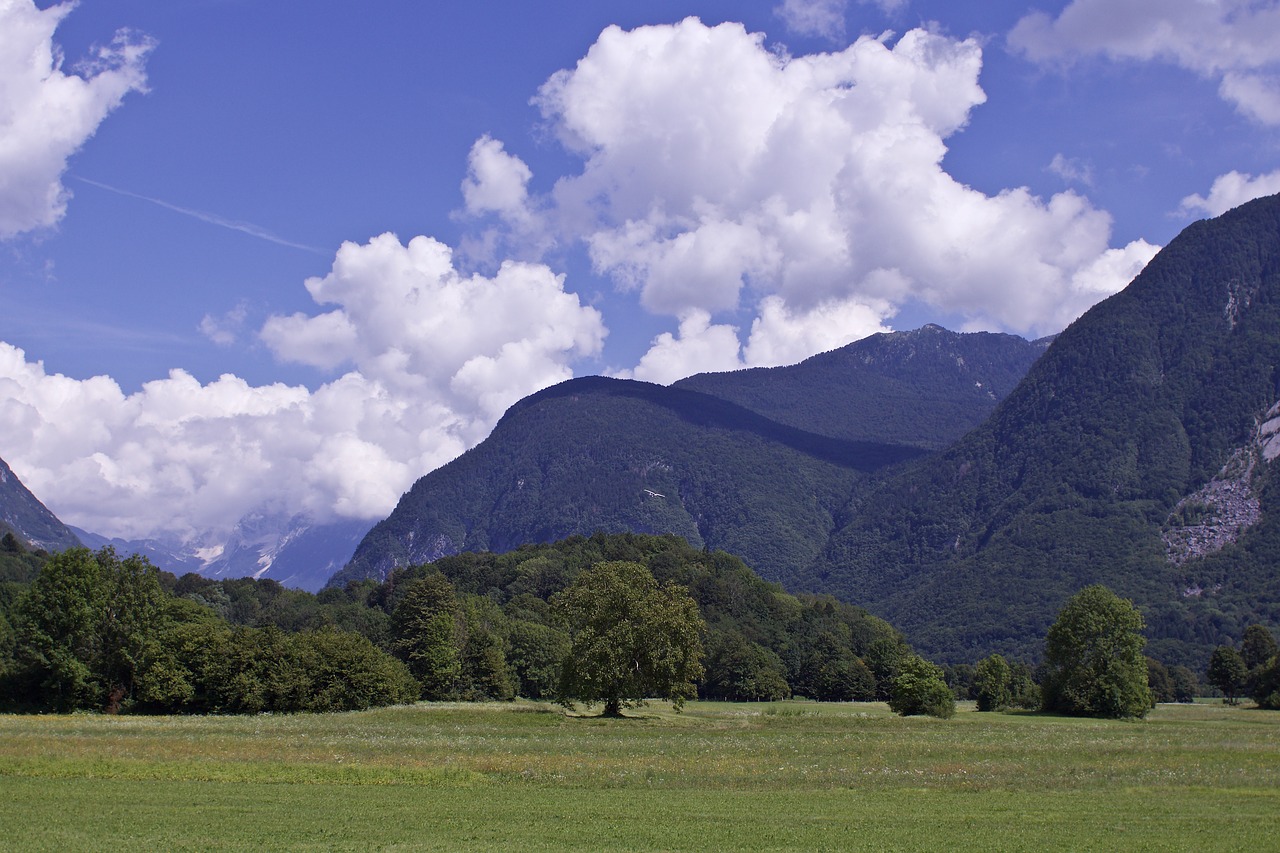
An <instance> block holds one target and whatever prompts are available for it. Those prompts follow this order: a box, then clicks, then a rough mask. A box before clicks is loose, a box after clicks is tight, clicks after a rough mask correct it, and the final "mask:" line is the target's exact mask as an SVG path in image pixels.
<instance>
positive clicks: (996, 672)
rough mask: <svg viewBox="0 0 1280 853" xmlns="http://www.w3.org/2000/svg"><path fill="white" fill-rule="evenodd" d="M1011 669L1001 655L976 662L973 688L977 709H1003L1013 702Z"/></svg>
mask: <svg viewBox="0 0 1280 853" xmlns="http://www.w3.org/2000/svg"><path fill="white" fill-rule="evenodd" d="M1012 683H1013V670H1011V669H1010V668H1009V662H1008V661H1007V660H1005V659H1004V657H1003V656H1002V655H992V656H991V657H989V658H984V659H983V660H981V661H979V662H978V665H977V667H976V668H975V669H974V673H973V689H974V692H975V693H976V694H977V699H978V710H979V711H1003V710H1005V709H1006V708H1008V707H1009V706H1010V705H1011V704H1012V703H1013V692H1012V689H1011V686H1012Z"/></svg>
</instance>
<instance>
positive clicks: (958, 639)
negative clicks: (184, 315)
mask: <svg viewBox="0 0 1280 853" xmlns="http://www.w3.org/2000/svg"><path fill="white" fill-rule="evenodd" d="M1277 401H1280V196H1277V197H1271V198H1268V199H1263V200H1259V201H1255V202H1252V203H1250V204H1247V205H1245V206H1243V207H1240V208H1238V209H1236V210H1234V211H1231V212H1229V213H1227V214H1225V215H1223V216H1221V217H1219V218H1218V219H1215V220H1211V221H1206V222H1199V223H1196V224H1194V225H1192V226H1190V227H1189V228H1187V229H1186V230H1185V231H1184V232H1183V233H1182V234H1180V235H1179V236H1178V237H1177V238H1176V239H1175V240H1173V241H1172V242H1171V243H1170V244H1169V245H1168V247H1166V248H1165V249H1164V250H1163V251H1162V252H1160V253H1159V255H1157V256H1156V258H1154V259H1153V260H1152V261H1151V263H1150V264H1149V265H1148V266H1147V268H1146V270H1145V271H1144V272H1143V273H1142V274H1141V275H1139V276H1138V278H1137V279H1135V280H1134V282H1133V283H1132V284H1131V285H1130V286H1129V287H1128V288H1126V289H1125V290H1124V291H1123V292H1121V293H1119V294H1117V295H1115V296H1113V297H1111V298H1110V299H1107V300H1106V301H1104V302H1102V303H1100V304H1099V305H1097V306H1096V307H1094V308H1093V309H1092V310H1090V311H1089V312H1088V313H1086V314H1085V315H1084V316H1083V317H1081V318H1080V319H1079V320H1078V321H1077V322H1076V323H1074V324H1073V325H1072V326H1071V327H1070V328H1068V329H1067V330H1066V331H1065V332H1063V333H1062V335H1061V336H1059V337H1058V339H1057V340H1056V341H1055V342H1054V343H1053V345H1052V346H1051V347H1050V348H1049V350H1048V351H1047V352H1046V354H1045V355H1044V356H1043V357H1042V358H1041V359H1040V360H1039V361H1038V362H1037V363H1036V364H1035V366H1034V367H1033V368H1032V369H1031V370H1030V372H1029V373H1028V374H1027V376H1026V378H1025V379H1024V380H1023V381H1022V382H1021V383H1020V384H1019V385H1018V387H1017V388H1016V389H1015V390H1014V391H1013V392H1012V393H1011V394H1010V395H1009V396H1008V398H1007V399H1006V400H1005V401H1004V402H1003V403H1002V404H1001V405H1000V406H999V407H998V408H997V409H996V411H995V412H994V413H993V414H992V416H991V417H990V419H988V420H987V421H986V422H985V423H984V424H983V425H982V426H981V427H979V428H978V429H977V430H975V431H973V432H972V433H970V434H969V435H967V436H965V437H964V438H963V439H962V440H961V441H959V442H958V443H957V444H955V445H954V446H953V447H951V448H950V449H948V450H947V451H946V452H944V453H942V454H941V455H939V456H936V457H931V458H930V459H928V461H927V462H922V463H920V464H918V465H915V466H912V467H911V468H910V469H909V470H907V471H906V472H905V473H902V474H901V475H899V476H897V477H896V478H894V479H892V480H890V481H889V482H888V483H886V484H883V485H880V486H879V487H877V488H874V489H871V490H864V491H862V492H860V493H859V494H858V495H856V496H855V500H854V501H853V503H852V504H851V506H850V510H849V513H848V515H847V517H846V523H845V524H844V526H843V527H842V528H841V529H840V530H839V531H837V532H836V533H835V535H834V536H833V537H832V538H831V541H830V543H829V545H828V546H827V547H826V549H825V550H824V553H823V555H822V557H821V558H820V559H819V560H818V561H816V562H815V563H814V564H813V565H812V566H811V567H810V568H809V569H808V570H804V571H799V572H795V573H793V574H790V575H788V576H785V577H783V578H781V579H782V580H783V582H784V583H786V584H787V585H789V586H791V587H793V588H809V589H814V590H821V591H826V592H830V593H834V594H836V595H839V596H843V597H846V598H847V599H848V600H851V601H854V602H856V603H858V604H860V605H862V606H864V607H866V608H868V609H869V610H870V611H871V612H873V613H876V614H877V615H879V616H881V617H883V618H886V619H888V620H890V621H891V622H892V623H893V624H894V625H896V626H898V627H899V628H900V629H901V630H903V631H904V632H905V633H906V634H907V636H908V638H909V639H910V640H911V642H912V643H913V644H915V645H916V646H917V647H919V648H921V649H922V650H923V651H925V652H927V653H929V654H931V655H934V656H935V657H938V658H940V659H951V660H964V659H975V658H976V657H978V656H981V655H983V654H986V653H988V652H991V651H1001V652H1005V653H1007V654H1014V655H1018V656H1024V655H1028V654H1031V653H1034V652H1035V651H1036V650H1037V649H1038V647H1039V646H1038V643H1039V638H1042V637H1043V636H1044V632H1045V630H1046V629H1047V628H1048V626H1049V624H1050V622H1051V621H1052V619H1053V616H1054V614H1055V612H1056V611H1057V609H1058V608H1059V607H1060V606H1061V605H1062V604H1063V603H1064V602H1065V600H1066V599H1067V597H1068V596H1070V595H1071V594H1073V593H1074V592H1075V591H1077V590H1078V589H1080V588H1081V587H1083V586H1085V585H1087V584H1090V583H1097V582H1101V583H1105V584H1107V585H1109V586H1111V587H1112V588H1113V589H1115V590H1116V591H1117V592H1119V593H1120V594H1122V595H1125V596H1128V597H1131V598H1133V599H1134V600H1135V602H1136V603H1137V604H1138V605H1139V606H1140V608H1141V609H1142V611H1143V613H1144V615H1145V618H1146V621H1147V631H1148V635H1149V636H1150V637H1151V644H1150V645H1149V647H1148V651H1149V653H1151V654H1153V655H1155V656H1157V657H1160V658H1161V659H1163V660H1165V661H1166V662H1169V663H1188V664H1191V665H1196V666H1202V665H1203V663H1204V661H1205V659H1206V658H1207V653H1208V651H1209V650H1210V649H1211V648H1212V647H1213V646H1214V645H1216V644H1218V643H1222V642H1228V641H1232V640H1236V639H1238V638H1239V636H1240V634H1241V632H1242V631H1243V629H1244V627H1246V626H1247V625H1248V624H1250V623H1252V622H1261V623H1264V624H1268V625H1270V626H1272V627H1273V628H1274V627H1277V626H1280V570H1278V566H1280V503H1278V501H1280V491H1278V487H1280V481H1278V480H1277V477H1278V474H1277V472H1276V471H1275V470H1274V469H1273V466H1272V463H1271V460H1272V459H1274V458H1275V456H1276V455H1277V453H1278V452H1280V446H1277V445H1276V443H1275V437H1276V435H1277V433H1278V432H1280V418H1277V417H1276V415H1277V413H1280V407H1277V405H1276V404H1277Z"/></svg>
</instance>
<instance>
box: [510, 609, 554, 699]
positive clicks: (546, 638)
mask: <svg viewBox="0 0 1280 853" xmlns="http://www.w3.org/2000/svg"><path fill="white" fill-rule="evenodd" d="M507 644H508V647H509V648H510V653H509V654H508V656H507V658H508V661H509V662H510V664H511V668H512V670H513V671H514V672H515V679H516V690H517V691H518V692H519V694H520V695H521V696H524V697H525V698H528V699H550V698H552V697H553V696H555V694H556V687H557V685H558V684H559V683H560V664H561V662H562V661H563V660H564V658H565V655H567V654H568V653H569V637H568V635H566V634H565V633H564V632H563V631H557V630H556V629H555V628H552V627H550V626H548V625H543V624H540V623H538V622H530V621H528V620H525V619H512V620H511V621H510V622H509V628H508V633H507Z"/></svg>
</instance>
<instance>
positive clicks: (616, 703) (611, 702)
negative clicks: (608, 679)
mask: <svg viewBox="0 0 1280 853" xmlns="http://www.w3.org/2000/svg"><path fill="white" fill-rule="evenodd" d="M600 716H602V717H621V716H622V702H621V701H620V700H619V699H618V697H617V696H610V697H609V698H608V699H606V700H604V711H603V712H602V713H601V714H600Z"/></svg>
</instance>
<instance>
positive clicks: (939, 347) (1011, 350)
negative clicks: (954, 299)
mask: <svg viewBox="0 0 1280 853" xmlns="http://www.w3.org/2000/svg"><path fill="white" fill-rule="evenodd" d="M1050 340H1051V339H1049V338H1045V339H1042V340H1039V341H1034V342H1031V343H1028V342H1027V341H1025V340H1023V339H1022V338H1019V337H1017V336H1015V335H1002V334H994V333H990V332H978V333H974V334H957V333H955V332H950V331H947V330H946V329H944V328H942V327H941V326H936V325H933V324H929V325H927V326H924V327H922V328H920V329H918V330H916V331H912V332H892V333H887V334H879V335H872V336H870V337H868V338H864V339H863V340H861V341H857V342H855V343H852V344H849V345H848V346H845V347H841V348H840V349H837V350H832V351H831V352H825V353H821V354H819V355H815V356H813V357H811V358H808V359H806V360H805V361H803V362H801V363H800V364H798V365H793V366H790V367H756V368H751V369H748V370H738V371H732V372H728V373H700V374H698V375H697V376H691V377H689V378H688V379H682V380H680V381H679V382H676V383H675V384H674V385H673V386H672V387H675V388H685V389H689V390H693V391H700V392H702V393H704V394H710V395H712V396H714V397H719V398H721V399H723V400H728V401H729V402H732V403H736V404H738V405H740V406H742V407H743V408H746V409H750V410H751V411H753V412H756V413H757V414H760V415H764V416H765V417H767V418H770V419H772V420H775V421H777V422H778V423H782V424H787V425H790V426H794V427H797V428H798V429H803V430H808V431H810V432H815V433H818V434H820V435H826V436H831V437H833V438H845V439H852V440H858V441H874V442H882V443H885V444H908V445H911V446H914V447H921V448H925V449H928V450H939V449H942V448H943V447H946V446H947V445H948V444H950V443H951V442H953V441H955V440H956V439H957V438H958V437H959V436H961V435H962V434H964V432H965V431H967V430H968V429H970V428H972V427H975V426H977V425H978V424H979V423H980V422H981V421H982V419H983V418H985V417H986V416H987V415H988V414H990V413H991V410H992V409H993V408H994V407H995V404H996V402H997V401H999V400H1002V399H1004V398H1005V397H1006V396H1007V395H1008V394H1009V392H1010V391H1012V390H1013V389H1014V387H1015V386H1016V385H1017V384H1018V382H1019V381H1021V379H1022V377H1023V376H1025V375H1026V373H1027V370H1028V369H1030V367H1031V365H1032V364H1033V363H1034V362H1035V360H1036V359H1037V358H1039V357H1040V355H1041V354H1042V353H1043V352H1044V351H1045V349H1046V348H1047V347H1048V346H1049V343H1050Z"/></svg>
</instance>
